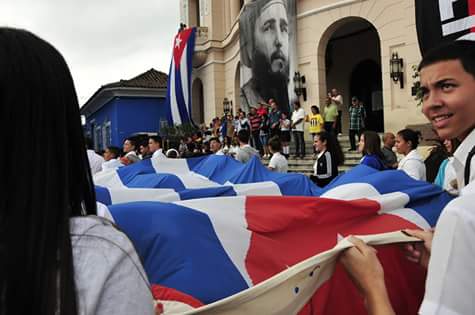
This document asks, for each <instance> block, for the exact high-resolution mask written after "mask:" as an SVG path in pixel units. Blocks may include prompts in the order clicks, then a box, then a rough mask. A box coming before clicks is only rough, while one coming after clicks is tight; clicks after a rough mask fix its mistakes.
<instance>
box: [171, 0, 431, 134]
mask: <svg viewBox="0 0 475 315" xmlns="http://www.w3.org/2000/svg"><path fill="white" fill-rule="evenodd" d="M250 2H252V0H246V1H243V0H181V1H180V6H181V18H182V22H183V23H185V24H187V25H188V26H198V27H199V28H198V34H197V42H196V49H195V50H196V52H195V57H194V70H193V81H192V107H193V111H192V116H193V118H194V120H195V121H200V122H209V121H211V119H212V118H213V117H215V116H220V115H222V114H223V109H224V105H223V103H226V101H227V100H228V101H231V102H232V108H233V111H234V113H235V112H236V110H237V109H239V107H240V85H241V82H240V81H241V72H240V36H239V34H240V30H239V18H240V15H241V14H242V12H243V9H244V6H245V5H246V4H247V3H250ZM296 28H297V30H296V42H297V51H296V53H297V66H296V69H295V71H298V72H299V73H300V75H301V76H305V78H306V80H305V86H304V87H305V88H306V94H307V98H306V100H303V98H302V97H300V101H301V103H302V104H303V107H304V109H305V111H306V112H307V113H308V112H309V111H310V106H312V105H318V106H320V107H322V106H324V102H325V98H326V96H327V93H328V91H329V90H331V89H332V88H336V89H338V90H339V91H340V93H341V94H342V96H343V99H344V104H345V105H349V104H350V100H351V97H352V96H358V97H359V98H360V99H362V100H363V102H364V103H365V106H366V109H367V112H368V120H367V124H368V126H367V127H368V128H369V129H373V130H376V131H383V130H387V131H397V130H399V129H402V128H404V127H405V126H407V125H418V124H424V123H426V122H427V121H426V120H425V118H424V116H423V115H422V114H421V107H420V105H418V102H417V101H416V100H415V97H414V96H413V95H412V94H413V91H412V90H413V89H412V86H413V83H414V81H415V80H416V79H415V78H413V75H414V73H415V72H414V70H413V66H415V65H417V64H418V63H419V61H420V59H421V54H420V50H419V44H418V40H417V32H416V21H415V7H414V1H413V0H296ZM392 58H397V59H399V60H400V61H402V68H401V70H400V72H402V74H401V76H402V78H401V79H398V81H395V78H396V77H397V75H396V73H395V71H391V70H392V69H391V65H390V60H391V59H392ZM391 73H393V75H392V76H391ZM401 80H402V82H403V84H401ZM228 104H229V103H228ZM342 117H343V131H345V130H346V129H347V127H348V112H347V108H346V106H345V107H344V109H343V115H342Z"/></svg>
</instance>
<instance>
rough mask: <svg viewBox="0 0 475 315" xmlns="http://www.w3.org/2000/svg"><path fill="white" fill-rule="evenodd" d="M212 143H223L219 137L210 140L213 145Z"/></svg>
mask: <svg viewBox="0 0 475 315" xmlns="http://www.w3.org/2000/svg"><path fill="white" fill-rule="evenodd" d="M211 141H216V142H217V143H221V141H220V140H219V138H218V137H213V138H211V139H209V143H211Z"/></svg>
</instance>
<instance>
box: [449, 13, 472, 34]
mask: <svg viewBox="0 0 475 315" xmlns="http://www.w3.org/2000/svg"><path fill="white" fill-rule="evenodd" d="M472 27H475V15H471V16H467V17H466V18H463V19H460V20H456V21H453V22H450V23H447V24H444V25H442V32H443V33H444V36H447V35H450V34H454V33H458V32H461V31H465V30H468V29H470V28H472Z"/></svg>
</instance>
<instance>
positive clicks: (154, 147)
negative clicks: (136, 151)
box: [148, 136, 167, 159]
mask: <svg viewBox="0 0 475 315" xmlns="http://www.w3.org/2000/svg"><path fill="white" fill-rule="evenodd" d="M148 148H149V149H150V152H152V159H163V158H166V157H167V156H166V155H165V154H164V153H163V149H162V137H160V136H151V137H149V138H148Z"/></svg>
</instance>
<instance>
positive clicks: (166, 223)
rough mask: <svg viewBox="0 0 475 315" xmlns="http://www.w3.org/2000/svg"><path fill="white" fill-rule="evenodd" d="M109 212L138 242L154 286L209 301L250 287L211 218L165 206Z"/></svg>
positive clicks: (122, 206)
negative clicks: (217, 232) (221, 239)
mask: <svg viewBox="0 0 475 315" xmlns="http://www.w3.org/2000/svg"><path fill="white" fill-rule="evenodd" d="M109 209H110V212H111V214H112V215H113V217H114V219H115V221H116V223H117V224H118V225H119V226H120V227H121V229H122V230H123V231H124V233H125V234H127V236H128V237H129V238H130V239H131V241H132V242H133V243H134V245H135V247H136V249H137V252H138V254H139V256H140V257H141V258H142V261H143V265H144V268H145V271H146V273H147V275H148V277H149V280H150V282H151V283H152V284H160V285H163V286H166V287H171V288H174V289H177V290H179V291H182V292H184V293H187V294H190V295H192V296H194V297H196V298H198V299H199V300H200V301H202V302H204V303H212V302H214V301H217V300H219V299H222V298H225V297H227V296H230V295H232V294H235V293H237V292H240V291H242V290H244V289H247V288H248V286H247V284H246V282H245V280H244V278H243V277H242V275H241V273H240V272H239V270H238V269H237V268H236V267H235V265H234V264H233V262H232V261H231V260H230V258H229V256H228V255H227V254H226V251H225V250H224V248H223V247H222V245H221V243H220V241H219V239H218V236H217V235H216V233H215V231H214V229H213V225H212V223H211V221H210V219H209V217H208V216H207V215H206V214H204V213H201V212H198V211H196V210H193V209H190V208H186V207H182V206H179V205H175V204H172V203H161V202H134V203H128V204H119V205H113V206H111V207H110V208H109Z"/></svg>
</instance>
